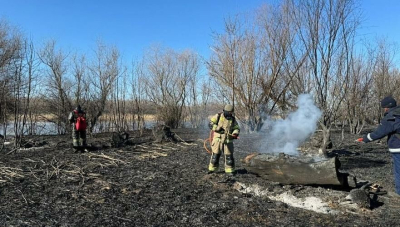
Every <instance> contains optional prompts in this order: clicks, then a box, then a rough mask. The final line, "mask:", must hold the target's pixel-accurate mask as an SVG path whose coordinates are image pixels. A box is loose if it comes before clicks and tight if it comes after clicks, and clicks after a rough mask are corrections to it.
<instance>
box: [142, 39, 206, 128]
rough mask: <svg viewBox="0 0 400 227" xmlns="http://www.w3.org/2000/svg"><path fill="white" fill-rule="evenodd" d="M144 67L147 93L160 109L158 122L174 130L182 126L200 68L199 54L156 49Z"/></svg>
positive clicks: (153, 49)
mask: <svg viewBox="0 0 400 227" xmlns="http://www.w3.org/2000/svg"><path fill="white" fill-rule="evenodd" d="M145 65H146V70H147V71H146V73H147V74H148V75H147V77H146V78H143V83H144V88H145V93H146V95H147V96H148V97H149V99H150V101H151V102H153V103H154V104H155V105H156V106H157V117H158V120H160V121H162V122H163V123H164V124H166V125H168V126H169V127H171V128H177V127H179V126H181V125H182V122H183V119H184V116H183V109H184V105H185V102H186V98H187V95H188V94H187V93H188V91H187V85H188V83H189V81H190V79H191V78H194V77H195V75H196V74H197V70H198V68H199V67H198V61H197V56H196V54H194V53H192V52H191V51H184V52H182V53H176V52H174V51H172V50H168V49H161V48H157V47H154V48H152V49H150V50H149V52H148V53H147V55H146V58H145Z"/></svg>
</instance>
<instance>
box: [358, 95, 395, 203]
mask: <svg viewBox="0 0 400 227" xmlns="http://www.w3.org/2000/svg"><path fill="white" fill-rule="evenodd" d="M381 107H382V108H383V109H384V110H385V114H384V118H383V119H382V120H381V124H380V125H379V126H378V128H377V129H375V130H374V131H373V132H371V133H368V134H367V135H364V137H363V138H359V139H357V141H358V142H365V143H369V142H372V141H374V140H378V139H381V138H383V137H385V136H387V137H388V138H387V144H388V147H389V152H390V153H391V154H392V158H393V170H394V181H395V190H396V193H397V194H394V196H396V197H400V106H397V103H396V100H395V99H394V98H392V97H391V96H388V97H385V98H384V99H382V101H381Z"/></svg>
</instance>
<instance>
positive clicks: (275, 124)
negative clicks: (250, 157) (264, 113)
mask: <svg viewBox="0 0 400 227" xmlns="http://www.w3.org/2000/svg"><path fill="white" fill-rule="evenodd" d="M297 107H298V108H297V110H296V111H294V112H292V113H290V114H289V115H288V116H287V118H286V119H280V120H272V119H270V120H268V121H267V122H266V124H265V127H263V130H262V131H263V132H266V139H264V142H263V144H262V145H263V146H262V147H261V151H262V152H267V153H282V152H283V153H285V154H289V155H298V151H297V149H296V148H297V147H298V146H299V145H300V144H301V143H303V142H304V141H305V140H306V139H307V138H308V137H310V136H311V134H312V133H314V132H315V130H316V128H317V122H318V119H319V118H320V117H321V114H322V113H321V111H320V110H319V109H318V107H316V106H315V104H314V101H313V99H312V96H311V95H309V94H301V95H299V97H298V99H297Z"/></svg>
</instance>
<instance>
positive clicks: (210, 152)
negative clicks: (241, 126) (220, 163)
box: [203, 130, 239, 154]
mask: <svg viewBox="0 0 400 227" xmlns="http://www.w3.org/2000/svg"><path fill="white" fill-rule="evenodd" d="M227 135H229V136H233V138H234V139H239V137H237V136H234V135H232V134H229V133H228V134H227ZM235 135H236V134H235ZM213 137H214V131H213V130H210V136H209V137H208V138H207V139H205V140H204V143H203V145H204V149H206V151H207V153H209V154H212V151H210V150H209V149H208V147H207V141H208V142H209V143H210V146H211V143H212V140H213Z"/></svg>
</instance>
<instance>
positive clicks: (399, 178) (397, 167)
mask: <svg viewBox="0 0 400 227" xmlns="http://www.w3.org/2000/svg"><path fill="white" fill-rule="evenodd" d="M392 157H393V173H394V183H395V190H396V193H397V194H399V195H400V153H392Z"/></svg>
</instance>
